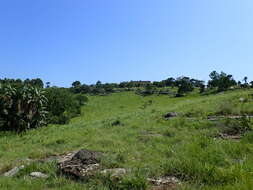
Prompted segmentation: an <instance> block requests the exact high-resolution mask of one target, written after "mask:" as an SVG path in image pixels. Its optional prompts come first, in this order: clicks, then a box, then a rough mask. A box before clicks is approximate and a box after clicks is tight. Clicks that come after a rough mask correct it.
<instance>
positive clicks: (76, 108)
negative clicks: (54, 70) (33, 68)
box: [46, 87, 88, 124]
mask: <svg viewBox="0 0 253 190" xmlns="http://www.w3.org/2000/svg"><path fill="white" fill-rule="evenodd" d="M46 97H47V99H48V107H47V110H48V112H49V114H48V121H49V123H53V124H65V123H68V122H69V120H70V119H71V118H73V117H75V116H77V115H78V114H80V113H81V106H82V105H84V103H85V102H87V101H88V98H87V97H86V96H84V95H81V94H78V95H74V94H73V93H71V92H70V91H69V90H68V89H64V88H56V87H52V88H47V89H46Z"/></svg>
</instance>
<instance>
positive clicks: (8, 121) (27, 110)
mask: <svg viewBox="0 0 253 190" xmlns="http://www.w3.org/2000/svg"><path fill="white" fill-rule="evenodd" d="M46 105H47V99H46V97H45V95H44V91H43V90H41V89H37V88H36V87H33V86H22V87H12V86H10V85H8V86H5V87H2V88H1V93H0V129H2V130H15V131H18V132H21V131H24V130H27V129H32V128H37V127H40V126H43V125H45V124H46V119H47V118H46V116H47V112H46Z"/></svg>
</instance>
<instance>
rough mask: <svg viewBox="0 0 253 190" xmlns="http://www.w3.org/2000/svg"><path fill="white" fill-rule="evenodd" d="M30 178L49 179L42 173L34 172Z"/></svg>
mask: <svg viewBox="0 0 253 190" xmlns="http://www.w3.org/2000/svg"><path fill="white" fill-rule="evenodd" d="M30 176H31V177H34V178H48V175H46V174H43V173H41V172H32V173H30Z"/></svg>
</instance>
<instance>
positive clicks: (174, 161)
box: [0, 90, 253, 190]
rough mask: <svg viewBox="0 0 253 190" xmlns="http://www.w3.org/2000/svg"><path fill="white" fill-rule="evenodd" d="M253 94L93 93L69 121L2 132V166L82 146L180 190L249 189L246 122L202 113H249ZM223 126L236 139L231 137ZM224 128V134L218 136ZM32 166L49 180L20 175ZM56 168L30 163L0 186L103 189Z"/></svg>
mask: <svg viewBox="0 0 253 190" xmlns="http://www.w3.org/2000/svg"><path fill="white" fill-rule="evenodd" d="M252 93H253V91H252V90H243V91H240V90H237V91H231V92H226V93H223V94H218V95H209V96H200V95H198V94H194V93H193V94H191V95H189V96H187V97H183V98H170V97H168V96H148V97H141V96H139V95H136V94H134V93H132V92H122V93H115V94H112V95H109V96H91V97H89V99H90V101H89V103H88V104H87V105H86V106H85V107H84V108H83V113H82V115H81V116H80V117H78V118H74V119H73V120H72V121H71V123H70V124H69V125H62V126H60V125H51V126H48V127H45V128H40V129H37V130H33V131H29V132H27V133H25V134H22V135H16V134H11V133H0V147H1V148H0V171H1V173H2V172H4V171H7V170H8V169H9V168H12V167H13V166H16V165H20V164H21V163H27V162H28V160H27V159H28V158H29V159H43V158H46V157H50V156H52V155H57V154H63V153H66V152H69V151H73V150H79V149H81V148H86V149H90V150H97V151H102V152H105V153H106V154H107V159H106V160H104V161H103V162H104V164H105V165H107V166H108V167H122V168H129V169H132V170H133V171H134V173H135V174H136V172H137V173H138V175H139V176H145V177H151V176H152V177H154V176H165V175H171V176H175V177H177V178H179V179H180V180H181V181H182V185H181V186H179V187H178V188H179V189H192V190H193V189H229V190H230V189H235V190H238V189H245V190H250V189H251V188H252V184H253V180H252V179H253V173H252V172H253V132H252V131H250V130H248V129H247V130H243V129H242V128H243V127H244V126H245V125H247V126H249V127H248V128H251V122H250V121H248V119H245V118H244V119H239V120H235V119H221V120H220V119H219V118H217V121H216V119H214V120H215V121H213V120H208V116H228V115H229V116H238V115H242V114H247V115H251V114H252V115H253V97H252ZM168 112H177V113H178V117H176V118H172V119H169V120H166V119H164V118H163V115H164V114H166V113H168ZM240 125H242V126H240ZM226 131H229V132H231V131H232V132H233V134H232V135H231V136H236V137H238V139H239V140H238V139H237V140H235V139H232V138H229V137H230V136H229V134H226V133H225V132H226ZM222 133H224V135H228V139H225V138H221V137H224V136H221V134H222ZM226 137H227V136H226ZM34 170H40V171H43V172H46V173H48V174H49V175H50V178H49V179H47V180H44V179H37V180H34V179H30V178H27V177H26V178H24V176H27V174H29V172H30V171H34ZM56 171H57V168H56V164H55V163H54V162H53V163H38V162H35V163H33V164H30V165H29V166H28V167H27V168H26V169H25V170H23V171H22V172H21V173H20V174H19V175H18V176H17V177H15V178H4V177H0V189H84V188H86V189H109V186H108V184H105V183H103V182H102V181H99V182H98V181H92V180H91V181H90V182H88V183H85V184H83V183H80V182H75V181H71V180H69V179H66V178H65V177H63V176H62V177H60V176H58V175H56ZM134 176H136V175H134ZM138 179H139V178H138ZM130 182H131V183H138V180H137V182H136V180H135V181H134V180H132V181H131V180H130ZM124 188H125V189H131V188H128V187H123V188H122V189H124ZM132 189H133V188H132Z"/></svg>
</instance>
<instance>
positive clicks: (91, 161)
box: [59, 149, 102, 178]
mask: <svg viewBox="0 0 253 190" xmlns="http://www.w3.org/2000/svg"><path fill="white" fill-rule="evenodd" d="M101 156H102V153H100V152H95V151H90V150H84V149H83V150H80V151H78V152H77V153H76V154H74V155H73V156H69V159H65V160H64V159H63V160H64V161H63V162H59V166H60V169H61V171H62V172H63V173H65V174H67V175H70V176H74V177H77V178H85V177H89V176H92V175H94V173H95V172H97V171H98V170H99V168H100V164H99V163H100V158H101Z"/></svg>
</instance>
